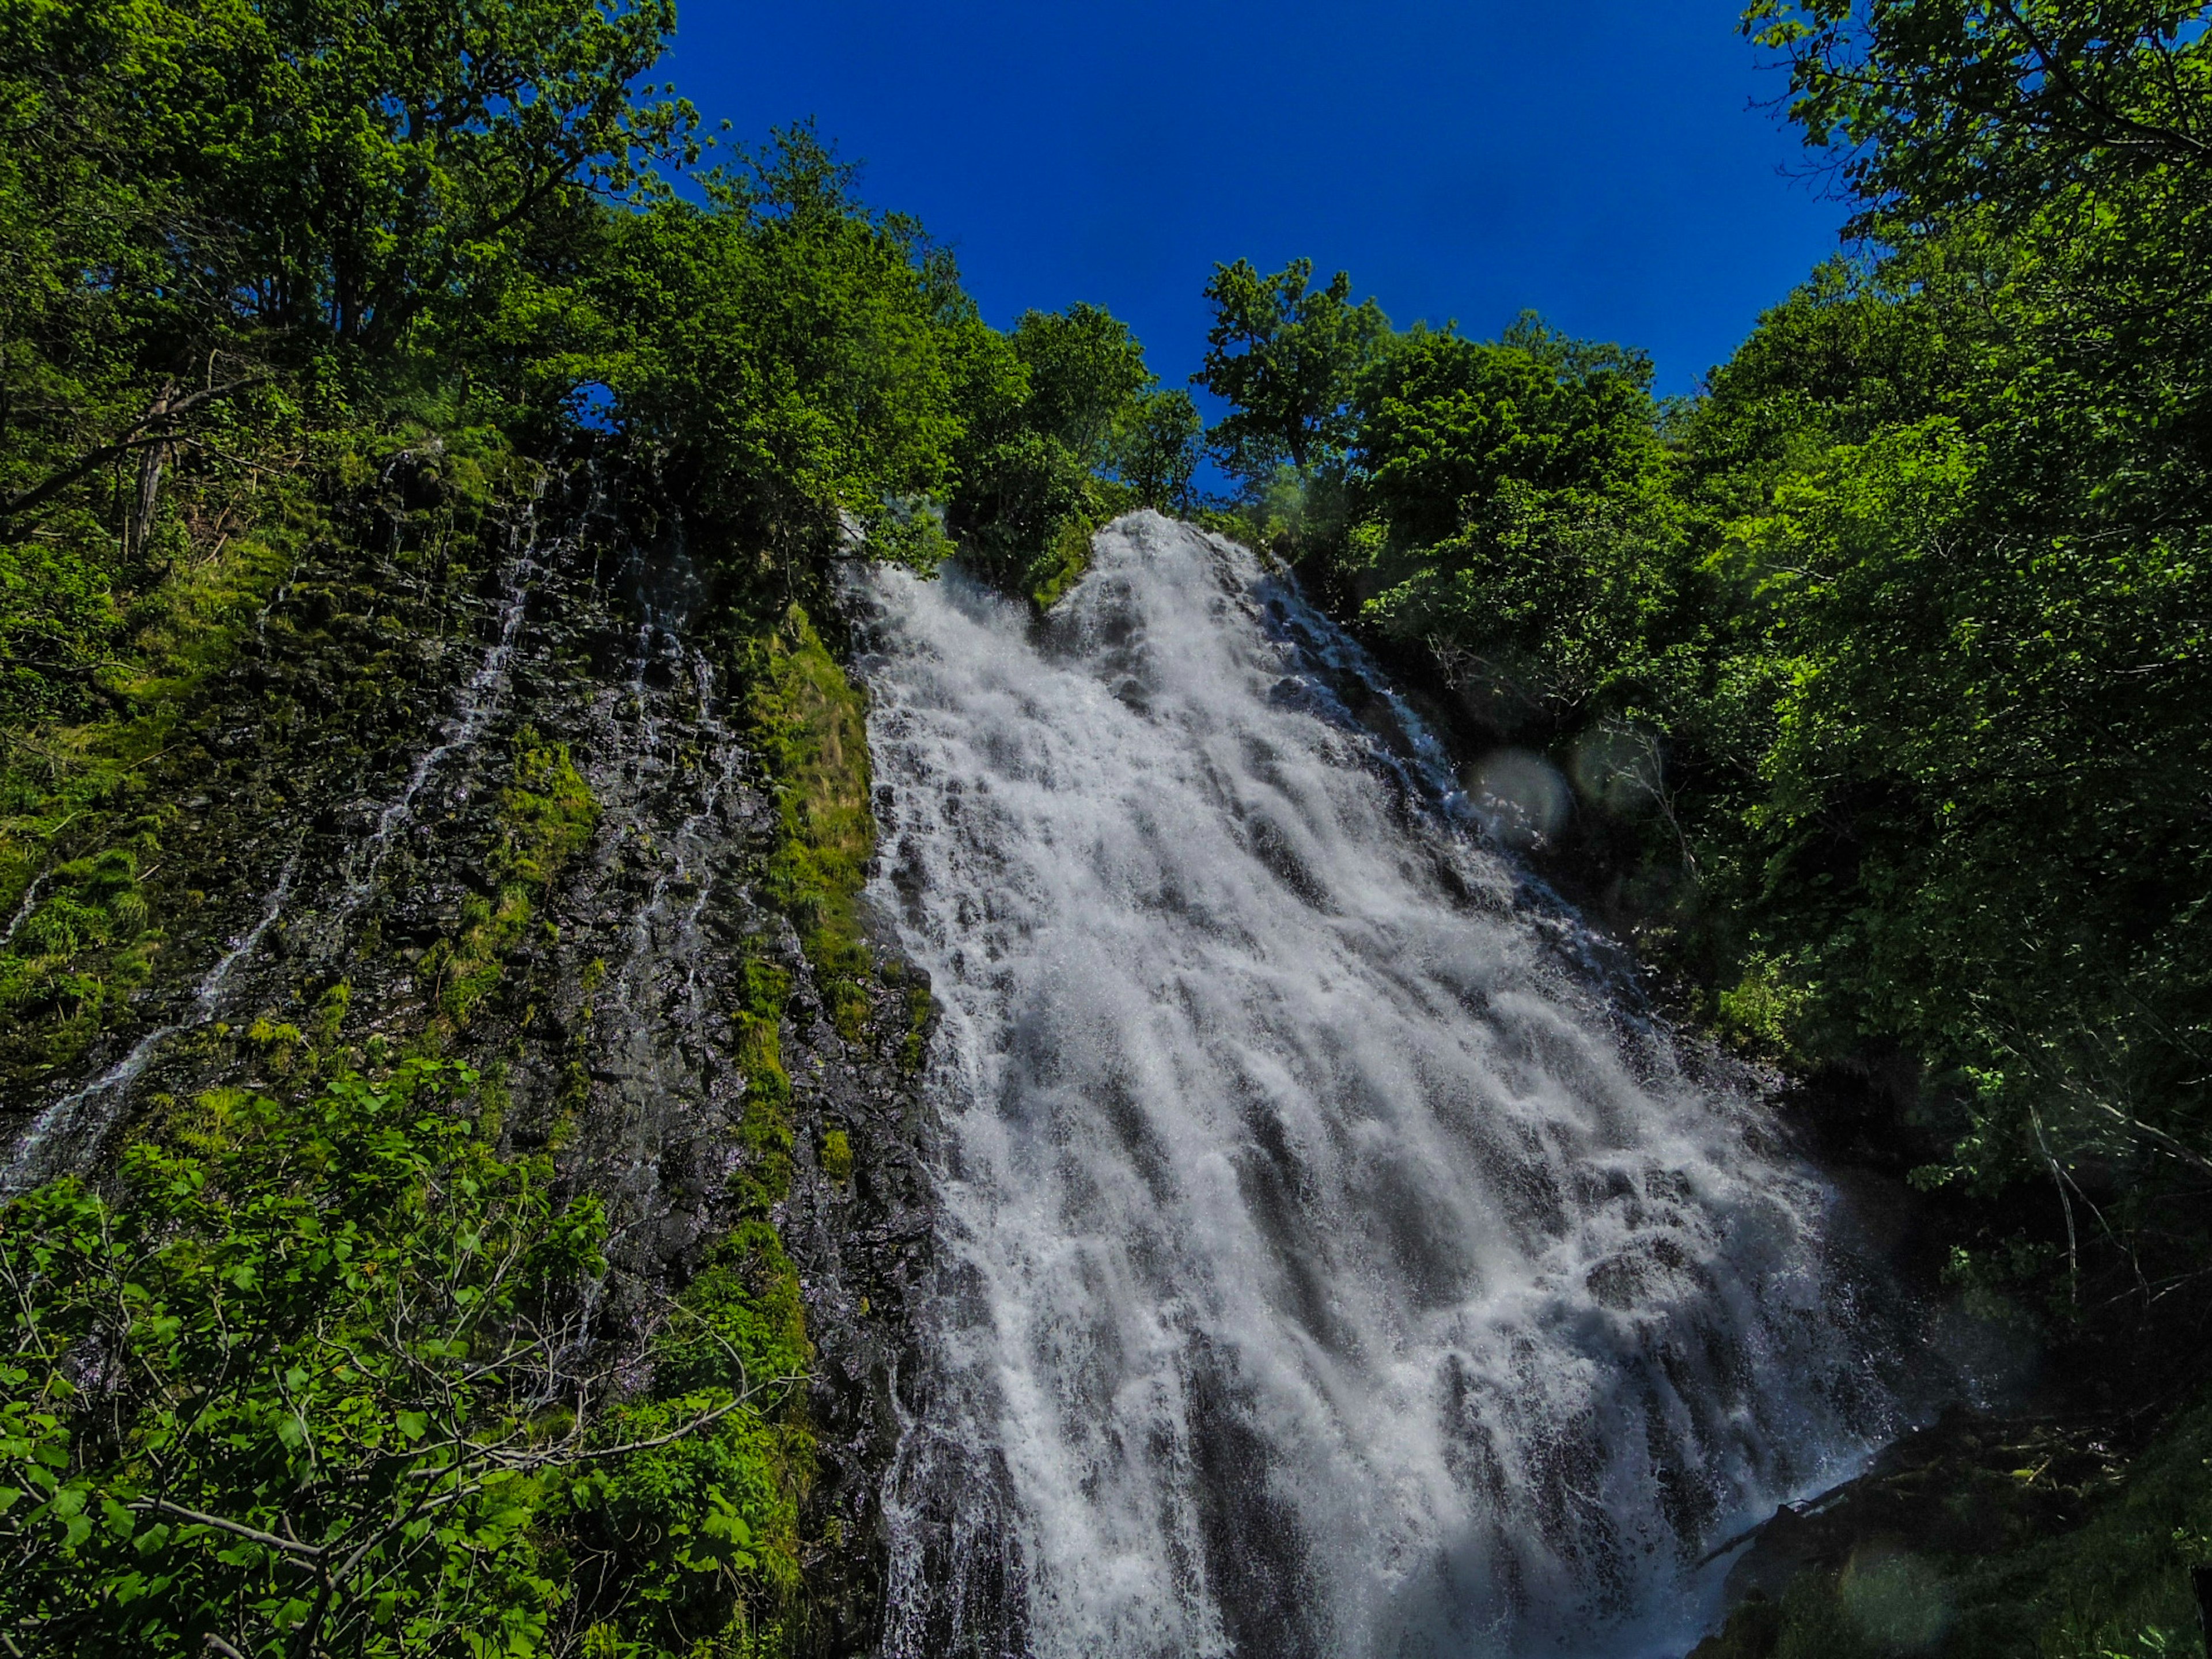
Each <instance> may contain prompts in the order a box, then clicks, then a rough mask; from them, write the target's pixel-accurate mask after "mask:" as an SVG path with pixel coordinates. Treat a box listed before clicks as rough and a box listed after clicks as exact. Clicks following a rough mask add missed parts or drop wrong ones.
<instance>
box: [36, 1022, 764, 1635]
mask: <svg viewBox="0 0 2212 1659" xmlns="http://www.w3.org/2000/svg"><path fill="white" fill-rule="evenodd" d="M297 1035H298V1034H297V1033H296V1032H295V1033H293V1036H295V1037H296V1036H297ZM476 1084H477V1079H476V1078H475V1077H474V1076H473V1074H471V1073H469V1072H467V1071H466V1070H465V1068H460V1067H457V1066H452V1065H450V1064H447V1063H442V1062H435V1061H428V1060H413V1061H409V1062H407V1063H406V1064H404V1065H403V1066H400V1067H399V1068H398V1069H397V1070H396V1071H394V1072H392V1073H390V1074H388V1075H387V1076H386V1077H384V1078H382V1079H380V1080H376V1081H372V1080H370V1079H366V1078H363V1077H361V1076H358V1075H356V1074H354V1073H341V1074H340V1075H339V1076H337V1078H336V1079H335V1080H334V1081H332V1082H331V1083H330V1084H328V1085H325V1086H324V1087H322V1088H321V1089H319V1091H316V1092H314V1093H313V1094H312V1095H309V1096H306V1097H301V1098H300V1099H296V1100H294V1101H291V1102H286V1103H279V1102H277V1101H274V1100H270V1099H267V1098H264V1097H258V1096H253V1095H248V1094H245V1093H242V1092H240V1091H218V1092H216V1093H215V1094H212V1095H210V1096H208V1097H204V1098H203V1099H201V1100H200V1101H199V1102H198V1103H197V1105H196V1106H195V1107H194V1108H193V1109H191V1111H190V1112H188V1113H185V1114H184V1115H181V1116H180V1117H179V1120H178V1121H175V1122H173V1123H172V1124H171V1125H170V1126H169V1127H168V1129H167V1133H164V1134H162V1135H161V1136H160V1137H159V1138H158V1139H156V1138H149V1139H142V1140H140V1141H138V1142H137V1144H136V1145H134V1146H132V1147H131V1150H130V1152H128V1154H127V1155H126V1157H125V1160H124V1164H123V1168H122V1170H121V1172H120V1176H119V1177H118V1184H117V1186H116V1188H114V1190H113V1191H112V1194H100V1193H96V1192H94V1191H93V1190H91V1189H89V1188H86V1187H85V1186H83V1185H82V1184H81V1183H80V1182H76V1180H74V1179H72V1180H67V1181H63V1182H57V1183H55V1184H54V1185H52V1186H51V1187H48V1188H45V1189H43V1190H42V1191H40V1192H39V1193H37V1194H33V1195H31V1196H30V1197H28V1198H26V1199H23V1200H20V1201H18V1202H17V1203H16V1204H15V1205H14V1206H11V1207H10V1208H9V1211H8V1212H6V1214H5V1216H4V1218H0V1275H3V1276H4V1277H5V1279H6V1280H7V1284H8V1287H9V1292H10V1301H11V1303H12V1304H14V1306H15V1309H16V1313H15V1316H14V1318H13V1320H12V1322H11V1327H12V1335H11V1340H10V1344H9V1352H8V1356H7V1358H6V1359H5V1361H4V1362H0V1506H4V1510H5V1514H6V1517H7V1523H6V1526H5V1528H4V1530H0V1547H4V1549H5V1550H6V1553H7V1563H8V1569H9V1571H8V1572H7V1574H6V1577H5V1582H4V1583H0V1620H4V1621H5V1626H4V1627H5V1628H6V1629H7V1631H8V1632H9V1638H10V1639H11V1640H12V1641H13V1642H14V1643H15V1644H16V1645H17V1647H18V1650H21V1651H25V1652H31V1651H38V1652H50V1653H62V1654H84V1655H92V1654H106V1653H113V1652H116V1651H118V1650H128V1651H131V1652H132V1653H143V1654H148V1655H159V1654H177V1655H185V1654H198V1653H201V1652H204V1651H216V1652H233V1653H243V1654H256V1655H258V1654H268V1655H272V1656H273V1655H277V1654H283V1653H292V1652H338V1651H343V1652H351V1653H365V1654H380V1653H400V1652H410V1653H454V1654H470V1655H483V1654H511V1655H523V1654H531V1653H538V1652H542V1651H545V1650H547V1649H548V1647H549V1646H550V1645H551V1644H553V1638H554V1637H555V1636H556V1633H557V1632H563V1631H566V1632H571V1633H574V1632H582V1631H587V1630H588V1631H594V1632H598V1635H597V1637H596V1638H595V1639H597V1640H599V1642H600V1643H601V1644H602V1647H603V1648H604V1650H606V1651H618V1652H639V1651H645V1652H649V1651H655V1650H670V1649H671V1648H672V1650H675V1651H687V1650H690V1651H706V1650H713V1651H723V1652H737V1653H742V1652H749V1651H753V1650H755V1645H754V1644H756V1642H757V1640H758V1639H759V1638H761V1636H762V1635H763V1632H768V1633H772V1632H773V1630H774V1627H775V1619H776V1618H777V1616H778V1613H777V1609H778V1607H780V1606H781V1603H782V1601H784V1600H785V1599H786V1598H787V1596H788V1595H789V1592H790V1591H791V1589H792V1588H793V1585H794V1584H795V1583H796V1582H797V1578H798V1563H797V1558H796V1553H795V1552H796V1535H795V1530H794V1527H795V1515H796V1509H795V1504H796V1494H797V1490H798V1486H799V1483H800V1481H801V1480H802V1479H803V1469H804V1466H805V1460H804V1457H803V1455H799V1454H800V1453H801V1450H802V1449H800V1448H799V1447H798V1446H796V1445H795V1444H794V1443H793V1441H792V1438H791V1431H787V1430H786V1429H783V1428H781V1427H780V1426H778V1425H777V1423H776V1421H775V1418H774V1416H773V1415H772V1414H771V1413H769V1412H768V1411H766V1410H765V1409H764V1407H768V1406H770V1405H772V1404H773V1403H774V1402H775V1401H776V1400H777V1398H778V1397H779V1396H780V1395H781V1394H783V1393H785V1392H787V1391H788V1390H789V1389H790V1388H791V1387H792V1386H793V1384H794V1383H795V1382H797V1381H798V1380H799V1377H800V1376H802V1375H803V1372H804V1367H805V1344H804V1340H803V1338H802V1337H800V1336H799V1332H798V1304H797V1300H796V1295H795V1288H791V1289H787V1290H785V1291H783V1292H782V1293H781V1294H777V1295H771V1296H768V1297H761V1296H758V1295H757V1294H755V1293H754V1291H752V1289H751V1283H752V1279H753V1278H754V1277H757V1274H756V1272H755V1263H754V1261H753V1255H754V1254H756V1253H757V1252H755V1251H754V1249H753V1247H752V1246H751V1245H750V1241H747V1240H745V1239H744V1238H743V1237H739V1238H737V1239H733V1240H732V1242H731V1243H729V1244H728V1245H726V1246H725V1250H724V1255H723V1256H722V1257H721V1258H720V1259H718V1260H717V1261H715V1262H714V1264H713V1265H711V1266H710V1267H708V1269H707V1270H706V1271H705V1272H703V1273H701V1274H700V1275H699V1276H698V1277H697V1278H696V1279H695V1280H694V1281H693V1283H692V1285H690V1288H689V1289H688V1290H687V1291H686V1292H685V1294H684V1297H682V1299H681V1300H680V1301H678V1302H676V1303H663V1304H662V1306H661V1312H660V1314H659V1319H658V1324H659V1333H658V1334H657V1335H656V1336H655V1337H654V1339H653V1351H654V1358H655V1364H654V1370H653V1378H654V1380H653V1387H652V1389H651V1390H650V1392H649V1393H648V1394H647V1395H645V1396H643V1397H640V1396H639V1395H635V1393H624V1392H623V1391H622V1390H620V1389H617V1387H616V1385H615V1379H614V1378H612V1377H611V1376H609V1375H607V1374H606V1373H605V1371H604V1370H594V1369H592V1368H591V1367H590V1366H589V1365H587V1364H586V1363H585V1361H584V1359H583V1358H582V1356H584V1355H586V1354H587V1353H589V1352H591V1350H589V1349H588V1348H586V1346H584V1345H583V1343H582V1341H581V1338H582V1336H583V1335H584V1334H585V1332H586V1329H587V1327H588V1320H589V1305H590V1304H589V1290H590V1287H591V1285H592V1282H593V1281H595V1280H598V1279H602V1278H604V1277H605V1274H606V1273H608V1271H609V1269H608V1267H607V1263H606V1261H605V1257H604V1255H603V1254H602V1249H603V1246H604V1243H605V1218H604V1217H603V1216H602V1214H601V1212H600V1210H599V1206H598V1204H597V1203H596V1201H595V1200H591V1199H589V1198H580V1199H576V1200H570V1201H568V1202H566V1203H562V1202H561V1201H558V1200H556V1199H555V1198H554V1196H553V1188H552V1180H553V1171H552V1168H551V1165H550V1163H548V1162H546V1161H544V1160H532V1159H522V1160H520V1161H512V1162H510V1161H507V1160H502V1159H501V1158H498V1157H496V1156H495V1155H494V1153H493V1152H492V1151H491V1150H490V1149H489V1146H487V1145H486V1143H485V1142H484V1140H483V1139H482V1137H481V1136H480V1135H479V1133H478V1132H477V1127H476V1126H475V1125H474V1124H473V1123H471V1121H470V1113H469V1104H470V1100H471V1093H472V1091H473V1090H474V1089H475V1086H476ZM641 1642H642V1643H643V1644H644V1645H643V1646H642V1647H641V1646H640V1645H638V1644H640V1643H641ZM699 1642H705V1643H708V1644H710V1646H709V1647H708V1648H705V1649H694V1648H693V1646H692V1644H694V1643H699Z"/></svg>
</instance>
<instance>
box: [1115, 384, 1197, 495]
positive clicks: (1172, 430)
mask: <svg viewBox="0 0 2212 1659" xmlns="http://www.w3.org/2000/svg"><path fill="white" fill-rule="evenodd" d="M1205 430H1206V422H1204V420H1203V419H1201V418H1200V415H1199V412H1198V404H1197V402H1196V401H1195V400H1194V398H1192V397H1191V395H1190V393H1188V392H1184V391H1182V390H1181V389H1179V388H1178V389H1176V390H1175V391H1167V390H1164V389H1158V388H1156V389H1154V390H1152V391H1148V392H1142V393H1140V394H1139V396H1138V397H1137V398H1135V399H1134V400H1133V401H1132V402H1131V403H1130V404H1127V406H1126V407H1125V408H1124V409H1123V410H1122V411H1121V418H1120V422H1119V424H1118V426H1117V428H1116V429H1115V435H1114V471H1115V473H1116V474H1118V475H1119V477H1121V481H1122V482H1123V483H1126V484H1127V485H1128V487H1129V488H1130V489H1133V490H1134V491H1135V492H1136V495H1137V500H1138V501H1139V502H1141V503H1142V504H1143V505H1145V506H1146V507H1159V508H1162V509H1164V510H1166V511H1176V510H1179V509H1182V508H1183V507H1188V505H1189V504H1190V500H1191V493H1192V490H1191V481H1192V479H1193V477H1194V476H1195V475H1196V473H1197V471H1198V453H1199V441H1200V437H1201V436H1202V435H1204V433H1205Z"/></svg>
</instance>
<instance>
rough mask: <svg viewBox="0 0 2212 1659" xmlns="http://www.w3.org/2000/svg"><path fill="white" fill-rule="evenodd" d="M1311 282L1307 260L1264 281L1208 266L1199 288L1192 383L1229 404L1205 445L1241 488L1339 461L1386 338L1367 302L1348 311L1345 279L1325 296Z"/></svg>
mask: <svg viewBox="0 0 2212 1659" xmlns="http://www.w3.org/2000/svg"><path fill="white" fill-rule="evenodd" d="M1312 280H1313V261H1312V260H1310V259H1295V260H1293V261H1291V264H1288V265H1286V266H1285V267H1284V268H1283V269H1282V270H1279V271H1276V272H1274V273H1273V275H1270V276H1261V274H1260V272H1259V270H1258V269H1257V268H1256V267H1255V266H1254V265H1253V264H1252V263H1251V262H1250V261H1249V260H1247V259H1239V260H1237V263H1236V264H1229V265H1216V266H1215V267H1214V268H1213V279H1212V281H1211V282H1210V283H1207V284H1206V299H1207V300H1208V301H1211V302H1212V306H1213V325H1212V327H1211V328H1210V329H1209V330H1208V331H1207V332H1206V363H1205V367H1204V368H1202V369H1200V372H1199V374H1198V376H1197V379H1198V380H1200V382H1201V383H1202V384H1203V385H1204V386H1205V387H1206V390H1207V391H1209V392H1212V393H1213V395H1214V396H1215V397H1217V398H1225V399H1226V400H1227V401H1228V402H1229V403H1230V404H1231V405H1232V408H1231V412H1230V413H1229V414H1228V415H1227V416H1225V417H1224V418H1223V419H1222V420H1220V421H1219V422H1216V423H1215V425H1214V427H1213V429H1212V432H1210V433H1209V434H1208V435H1207V443H1208V446H1209V447H1211V448H1212V451H1213V454H1214V458H1215V459H1217V460H1218V461H1219V462H1220V464H1221V465H1222V467H1223V468H1224V469H1225V471H1228V472H1230V473H1231V475H1233V476H1234V477H1237V478H1240V479H1242V480H1243V481H1244V482H1245V483H1246V485H1247V487H1248V488H1249V487H1252V486H1255V485H1257V484H1260V483H1264V482H1265V481H1266V480H1267V479H1268V478H1270V477H1273V474H1274V471H1275V469H1276V468H1277V467H1278V466H1285V465H1287V466H1289V467H1291V469H1293V470H1294V471H1297V472H1300V473H1303V472H1305V471H1307V470H1308V469H1310V468H1326V467H1328V465H1331V464H1333V463H1334V462H1336V461H1338V460H1340V459H1341V458H1342V457H1343V455H1344V453H1345V452H1346V450H1347V449H1349V448H1350V447H1351V444H1352V433H1353V416H1352V412H1351V409H1350V403H1351V398H1352V384H1353V381H1354V380H1356V379H1357V377H1358V374H1359V372H1360V371H1361V370H1362V369H1364V368H1366V367H1367V365H1368V364H1369V363H1370V362H1371V361H1373V359H1374V357H1375V356H1376V353H1377V352H1378V351H1379V350H1380V349H1381V348H1382V345H1383V341H1384V339H1385V338H1386V337H1387V336H1388V334H1389V321H1388V320H1387V319H1385V318H1384V317H1383V312H1382V308H1381V307H1378V306H1377V305H1376V303H1375V301H1372V300H1368V301H1364V302H1363V303H1361V304H1359V305H1354V304H1352V278H1351V277H1350V276H1347V275H1346V273H1344V272H1343V271H1338V272H1337V273H1336V275H1335V276H1334V277H1332V278H1331V279H1330V280H1329V283H1328V286H1327V287H1325V288H1315V287H1313V286H1312Z"/></svg>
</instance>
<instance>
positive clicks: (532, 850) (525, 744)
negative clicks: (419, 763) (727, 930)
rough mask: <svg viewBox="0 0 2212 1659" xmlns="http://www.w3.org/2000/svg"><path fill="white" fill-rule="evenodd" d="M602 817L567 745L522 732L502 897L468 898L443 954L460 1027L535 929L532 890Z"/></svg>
mask: <svg viewBox="0 0 2212 1659" xmlns="http://www.w3.org/2000/svg"><path fill="white" fill-rule="evenodd" d="M598 825H599V801H598V800H597V799H595V798H594V797H593V795H592V789H591V786H590V785H589V784H588V783H586V782H585V781H584V776H583V774H582V773H580V772H579V771H577V769H576V763H575V762H574V760H573V759H572V758H571V757H570V756H569V753H568V745H567V744H548V743H546V742H544V740H543V739H542V738H539V737H538V733H537V732H534V731H531V730H527V729H526V730H525V731H523V732H521V733H520V735H519V736H518V737H517V738H516V740H515V754H514V772H513V779H512V781H510V782H509V784H508V785H507V788H506V790H505V791H504V792H503V793H501V796H500V806H499V836H500V839H499V845H498V846H497V848H495V850H494V852H493V854H492V857H491V873H492V875H493V877H494V878H495V880H496V881H497V883H498V884H499V885H498V890H497V896H496V898H495V899H489V898H486V897H484V896H481V895H477V896H471V897H470V898H468V899H466V900H464V901H463V902H462V905H461V915H460V924H459V932H458V933H456V934H455V936H454V937H453V939H452V940H451V941H450V942H449V943H448V945H447V948H446V949H445V950H444V951H443V952H442V953H441V956H440V957H439V962H438V969H439V973H440V978H441V983H440V988H439V994H438V1006H439V1007H440V1008H441V1010H442V1011H443V1012H444V1013H445V1014H446V1016H447V1018H449V1019H450V1020H451V1021H452V1022H453V1024H454V1025H455V1026H456V1027H459V1026H463V1025H465V1024H468V1022H469V1018H470V1016H471V1014H473V1013H474V1012H475V1011H476V1009H477V1006H479V1005H480V1004H482V1003H483V1000H484V999H485V998H486V997H488V996H489V995H490V994H492V992H493V991H494V990H495V989H497V988H498V987H499V983H500V981H501V980H502V979H503V978H504V977H505V976H506V969H505V967H504V965H503V959H504V957H506V955H507V952H508V951H511V950H513V948H514V946H515V945H518V944H519V943H520V942H521V939H522V936H523V934H524V933H525V932H526V931H527V930H528V928H529V926H530V919H531V915H532V908H531V907H532V898H533V896H536V895H538V894H539V893H542V892H543V890H544V888H545V887H546V886H547V885H548V884H550V883H551V881H552V879H553V878H554V876H555V875H556V874H557V873H558V872H559V871H560V868H561V866H562V865H563V864H565V863H566V862H567V861H568V859H569V858H570V857H571V856H573V855H574V854H575V853H576V852H577V851H578V850H579V849H580V848H582V847H583V846H584V845H585V844H586V842H589V841H590V840H591V838H592V830H593V829H596V828H597V827H598Z"/></svg>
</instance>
